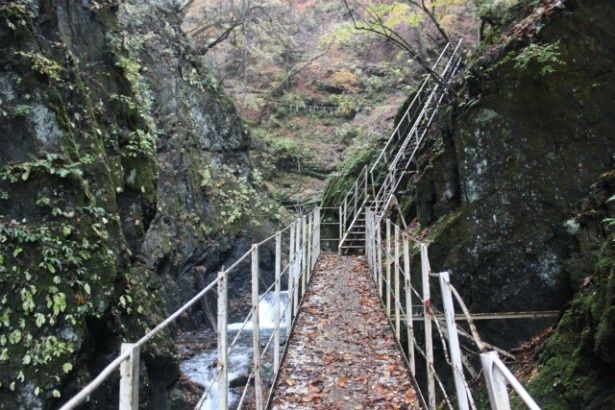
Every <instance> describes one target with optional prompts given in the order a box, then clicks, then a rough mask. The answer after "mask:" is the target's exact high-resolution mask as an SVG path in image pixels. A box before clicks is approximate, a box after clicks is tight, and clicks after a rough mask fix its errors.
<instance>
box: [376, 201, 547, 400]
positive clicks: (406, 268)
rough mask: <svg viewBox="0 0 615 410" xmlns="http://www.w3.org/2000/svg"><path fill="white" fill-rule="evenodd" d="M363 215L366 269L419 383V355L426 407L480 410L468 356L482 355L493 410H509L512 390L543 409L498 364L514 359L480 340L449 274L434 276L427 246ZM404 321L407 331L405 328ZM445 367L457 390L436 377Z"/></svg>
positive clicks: (378, 219) (389, 223) (385, 222)
mask: <svg viewBox="0 0 615 410" xmlns="http://www.w3.org/2000/svg"><path fill="white" fill-rule="evenodd" d="M365 214H366V229H365V243H366V248H365V249H366V259H367V264H368V267H369V269H370V272H371V276H372V279H373V280H374V283H375V284H376V287H377V289H378V293H379V295H380V296H381V301H382V305H383V308H384V309H385V312H386V314H387V317H388V319H389V323H390V324H391V327H392V329H393V331H394V333H395V336H396V337H397V340H398V342H399V343H400V346H401V345H402V341H403V340H404V339H405V340H406V341H407V343H406V345H405V346H404V349H403V350H404V354H405V357H406V360H407V363H408V366H409V368H410V372H411V374H412V375H413V376H414V377H415V379H416V378H418V377H419V374H418V373H417V369H416V367H417V355H418V357H419V358H421V359H422V360H424V370H425V371H424V383H423V385H424V386H425V388H424V390H425V391H423V390H422V389H419V392H418V393H419V394H418V396H419V397H420V398H421V400H422V401H423V405H424V407H425V408H427V409H435V408H437V407H438V400H441V401H442V404H444V405H445V406H446V407H448V408H451V409H452V408H453V403H456V405H457V408H459V409H462V410H466V409H468V410H469V409H472V410H475V409H476V408H477V405H476V403H475V400H474V397H473V392H472V390H471V388H470V381H471V380H473V379H475V377H476V376H477V375H478V374H479V373H478V372H476V371H475V370H474V369H473V367H472V364H471V363H470V360H469V359H472V358H468V357H466V354H471V355H476V356H478V357H476V356H475V357H474V359H478V358H480V363H481V366H482V370H483V371H482V373H483V376H484V381H485V385H486V387H487V391H488V393H489V401H490V404H491V408H492V409H495V410H508V409H510V398H509V391H508V388H509V387H510V388H512V390H513V391H515V392H516V393H517V395H518V397H519V398H520V399H521V401H522V402H523V403H524V404H525V405H526V406H527V407H528V408H529V409H532V410H536V409H539V408H540V407H539V406H538V405H537V404H536V402H535V401H534V400H533V399H532V397H531V396H530V395H529V393H528V392H527V391H526V390H525V388H524V387H523V386H522V385H521V383H520V382H519V381H518V380H517V378H516V377H515V376H514V375H513V374H512V372H511V371H510V370H509V369H508V367H507V366H506V364H505V363H504V362H503V361H502V360H501V359H500V355H501V354H502V355H505V356H509V357H510V356H511V355H510V354H509V353H507V352H506V351H504V350H502V349H498V348H496V347H495V346H492V345H490V344H489V343H487V342H485V341H483V340H482V339H481V337H480V335H479V332H478V330H477V327H476V324H475V323H474V322H475V320H474V318H473V315H472V314H471V313H470V311H469V310H468V308H467V306H466V304H465V303H464V301H463V299H462V298H461V296H460V294H459V292H458V291H457V289H456V288H455V287H454V286H453V285H452V283H451V280H450V272H448V271H444V272H439V273H434V272H432V270H431V267H430V262H429V254H428V244H427V243H425V242H421V241H419V240H417V239H415V238H413V237H412V236H410V235H408V234H406V233H405V232H403V231H402V229H401V228H400V227H399V226H398V225H396V224H394V223H393V222H392V221H391V220H390V219H386V218H383V217H381V216H379V215H378V214H377V213H376V212H375V211H374V210H373V209H370V208H367V209H366V210H365ZM412 250H414V251H415V252H416V251H418V254H419V259H420V269H418V271H419V272H418V273H417V274H415V273H414V271H413V270H412V269H411V256H412V253H411V252H412ZM413 275H417V276H416V277H413ZM433 279H437V284H438V285H439V286H438V287H439V289H440V296H441V299H440V300H439V303H438V305H439V306H441V309H438V307H437V306H436V305H437V304H436V303H435V302H434V301H433V300H432V297H431V294H430V290H431V287H432V286H433V284H432V282H433ZM415 282H416V283H417V285H415ZM419 284H420V285H419ZM417 286H418V287H419V289H417ZM402 290H403V291H404V292H402ZM415 298H416V299H418V300H420V301H421V305H420V306H421V308H420V309H419V311H420V313H419V316H420V318H421V322H420V323H421V324H422V330H423V335H421V336H422V344H421V343H420V342H419V334H418V333H419V332H417V329H416V328H415V325H414V321H415V320H416V318H415V313H414V312H415V309H414V306H416V305H413V299H415ZM455 304H457V305H458V306H459V307H460V309H461V311H462V314H461V317H462V319H463V320H461V321H462V322H464V323H465V324H466V325H467V327H468V328H469V330H468V331H466V330H464V329H463V328H462V327H461V326H460V325H459V324H458V323H457V322H458V321H460V319H459V317H458V315H456V314H455ZM403 322H405V326H402V323H403ZM434 327H435V331H436V333H435V335H436V336H437V338H439V339H440V342H441V343H440V344H441V347H440V348H441V352H439V354H440V355H441V356H442V362H441V363H440V364H439V366H436V365H435V364H436V363H435V357H436V356H435V354H434V347H435V346H434V345H435V343H434ZM460 336H461V337H462V338H463V340H464V341H466V343H467V342H468V341H469V342H470V344H471V347H474V349H472V348H471V347H470V348H468V347H467V346H464V345H463V344H462V342H461V340H460ZM442 364H444V365H445V366H442ZM437 367H438V369H437ZM443 368H449V372H448V374H449V375H450V377H451V378H452V380H453V384H454V391H447V388H446V385H445V383H444V382H443V378H442V374H438V373H439V372H440V373H441V372H442V371H443V370H442V369H443ZM436 389H437V390H436Z"/></svg>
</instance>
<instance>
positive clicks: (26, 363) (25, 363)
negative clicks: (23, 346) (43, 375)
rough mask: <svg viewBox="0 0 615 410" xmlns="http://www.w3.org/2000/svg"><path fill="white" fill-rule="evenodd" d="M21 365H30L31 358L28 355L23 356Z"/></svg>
mask: <svg viewBox="0 0 615 410" xmlns="http://www.w3.org/2000/svg"><path fill="white" fill-rule="evenodd" d="M21 363H22V364H24V365H25V366H27V365H29V364H30V363H32V356H30V355H29V354H27V355H25V356H24V357H23V359H22V360H21Z"/></svg>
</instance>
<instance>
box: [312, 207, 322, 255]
mask: <svg viewBox="0 0 615 410" xmlns="http://www.w3.org/2000/svg"><path fill="white" fill-rule="evenodd" d="M316 220H317V224H316V260H315V261H314V266H316V262H317V261H318V258H319V257H320V248H321V247H320V207H319V206H317V207H316Z"/></svg>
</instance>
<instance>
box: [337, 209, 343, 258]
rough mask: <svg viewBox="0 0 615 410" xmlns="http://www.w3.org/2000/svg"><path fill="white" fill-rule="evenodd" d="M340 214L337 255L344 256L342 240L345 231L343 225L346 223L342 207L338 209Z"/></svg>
mask: <svg viewBox="0 0 615 410" xmlns="http://www.w3.org/2000/svg"><path fill="white" fill-rule="evenodd" d="M338 214H339V221H340V222H339V226H338V235H339V240H338V242H337V253H338V254H339V255H341V254H342V238H343V237H344V229H343V225H342V224H343V223H344V219H343V215H342V206H341V205H340V207H339V208H338Z"/></svg>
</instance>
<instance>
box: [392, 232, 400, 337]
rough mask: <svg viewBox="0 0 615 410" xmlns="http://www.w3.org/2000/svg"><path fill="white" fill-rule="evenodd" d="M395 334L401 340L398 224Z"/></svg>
mask: <svg viewBox="0 0 615 410" xmlns="http://www.w3.org/2000/svg"><path fill="white" fill-rule="evenodd" d="M394 266H395V279H394V283H395V309H394V310H395V335H396V336H397V340H401V316H400V315H401V311H400V310H401V309H400V305H401V298H400V291H399V226H397V225H395V265H394Z"/></svg>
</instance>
